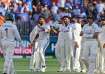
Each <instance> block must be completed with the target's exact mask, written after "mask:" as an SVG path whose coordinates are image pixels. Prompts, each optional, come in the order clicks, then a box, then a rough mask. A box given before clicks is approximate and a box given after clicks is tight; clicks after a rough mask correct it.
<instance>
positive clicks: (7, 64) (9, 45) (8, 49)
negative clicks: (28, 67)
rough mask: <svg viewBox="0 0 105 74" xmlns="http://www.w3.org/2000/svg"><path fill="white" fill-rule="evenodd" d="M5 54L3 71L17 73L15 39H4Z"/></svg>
mask: <svg viewBox="0 0 105 74" xmlns="http://www.w3.org/2000/svg"><path fill="white" fill-rule="evenodd" d="M2 49H3V51H4V52H3V55H4V58H5V61H4V68H3V72H4V73H7V74H15V69H14V64H13V55H14V52H13V50H14V49H15V41H13V42H12V41H7V40H2Z"/></svg>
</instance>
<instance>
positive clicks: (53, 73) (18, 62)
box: [0, 57, 83, 74]
mask: <svg viewBox="0 0 105 74" xmlns="http://www.w3.org/2000/svg"><path fill="white" fill-rule="evenodd" d="M3 61H4V59H3V58H0V74H2V69H3ZM14 63H15V69H16V74H83V73H74V72H72V73H70V72H57V70H58V69H59V67H58V63H57V61H56V59H54V58H52V57H49V58H46V64H47V69H46V72H45V73H41V72H33V73H32V72H30V71H29V59H25V58H24V59H14Z"/></svg>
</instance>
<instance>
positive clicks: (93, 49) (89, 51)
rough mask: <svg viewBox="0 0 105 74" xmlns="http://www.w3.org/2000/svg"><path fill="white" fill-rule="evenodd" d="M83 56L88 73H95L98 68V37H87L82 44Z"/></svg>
mask: <svg viewBox="0 0 105 74" xmlns="http://www.w3.org/2000/svg"><path fill="white" fill-rule="evenodd" d="M82 45H83V46H82V49H83V51H82V56H81V60H82V62H84V63H85V65H88V66H87V74H94V70H95V68H96V57H97V50H98V42H97V40H96V39H85V38H84V42H83V44H82Z"/></svg>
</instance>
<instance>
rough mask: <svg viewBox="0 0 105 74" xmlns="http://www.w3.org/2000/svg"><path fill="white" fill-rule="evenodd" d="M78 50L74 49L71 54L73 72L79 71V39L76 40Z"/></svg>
mask: <svg viewBox="0 0 105 74" xmlns="http://www.w3.org/2000/svg"><path fill="white" fill-rule="evenodd" d="M77 43H78V45H79V48H74V51H73V52H74V53H73V58H74V59H73V70H74V71H75V70H77V71H81V66H80V53H81V39H79V40H78V42H77Z"/></svg>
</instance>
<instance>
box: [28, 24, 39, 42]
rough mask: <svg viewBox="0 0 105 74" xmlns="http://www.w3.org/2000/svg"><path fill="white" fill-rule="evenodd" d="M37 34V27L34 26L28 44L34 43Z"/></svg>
mask: <svg viewBox="0 0 105 74" xmlns="http://www.w3.org/2000/svg"><path fill="white" fill-rule="evenodd" d="M37 34H38V27H37V26H35V27H34V29H33V30H32V32H31V33H30V42H31V43H32V42H33V41H34V39H35V37H36V35H37Z"/></svg>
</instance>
